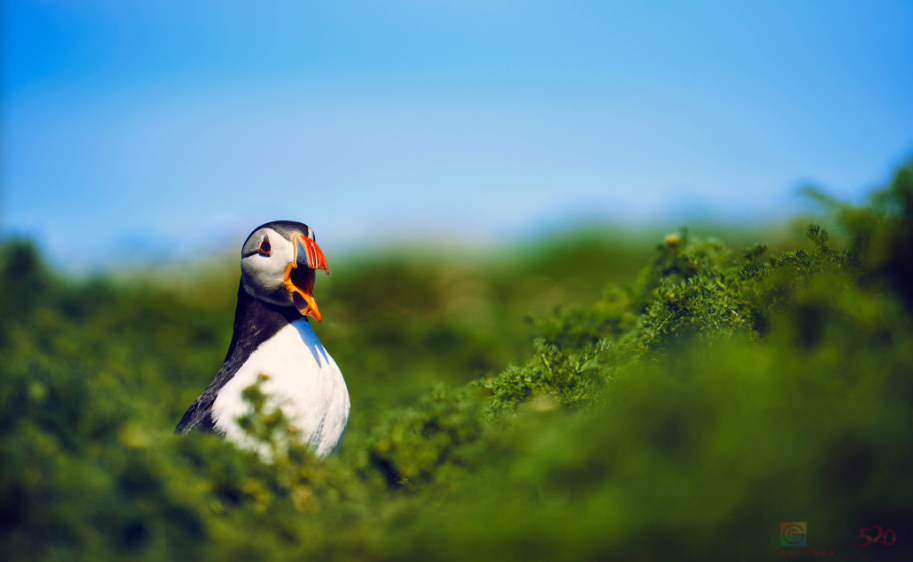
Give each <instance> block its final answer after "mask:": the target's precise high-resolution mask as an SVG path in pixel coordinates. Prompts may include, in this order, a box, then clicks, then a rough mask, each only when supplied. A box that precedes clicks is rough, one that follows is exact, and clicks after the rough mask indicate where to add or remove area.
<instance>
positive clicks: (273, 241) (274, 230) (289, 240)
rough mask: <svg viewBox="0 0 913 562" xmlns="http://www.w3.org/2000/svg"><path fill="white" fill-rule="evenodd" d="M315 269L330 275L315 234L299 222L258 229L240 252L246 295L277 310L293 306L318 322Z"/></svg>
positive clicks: (282, 222) (267, 224)
mask: <svg viewBox="0 0 913 562" xmlns="http://www.w3.org/2000/svg"><path fill="white" fill-rule="evenodd" d="M318 269H322V270H324V271H326V272H327V275H329V273H330V268H329V267H328V266H327V260H326V258H325V257H324V256H323V252H322V251H321V250H320V246H318V245H317V242H315V241H314V231H313V230H311V228H310V227H309V226H308V225H306V224H302V223H300V222H293V221H274V222H268V223H266V224H264V225H261V226H259V227H257V228H256V229H255V230H254V231H253V232H251V234H250V236H248V237H247V240H246V241H245V242H244V247H243V248H242V249H241V285H242V286H243V287H244V290H245V291H247V294H249V295H250V296H252V297H254V298H256V299H259V300H261V301H264V302H268V303H271V304H275V305H278V306H288V307H291V306H294V307H295V308H296V309H298V312H300V313H301V314H302V315H304V316H310V317H311V318H314V319H315V320H317V321H318V322H320V309H319V308H317V303H316V302H315V301H314V293H313V291H314V279H315V277H316V273H317V270H318Z"/></svg>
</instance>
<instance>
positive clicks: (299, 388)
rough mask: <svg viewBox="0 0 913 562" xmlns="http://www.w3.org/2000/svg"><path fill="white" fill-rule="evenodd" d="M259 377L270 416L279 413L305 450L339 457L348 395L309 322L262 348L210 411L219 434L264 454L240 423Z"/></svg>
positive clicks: (289, 328)
mask: <svg viewBox="0 0 913 562" xmlns="http://www.w3.org/2000/svg"><path fill="white" fill-rule="evenodd" d="M261 374H263V375H267V377H268V378H267V379H266V380H265V381H264V382H263V384H262V386H261V390H263V392H264V393H265V394H266V395H267V396H268V397H269V398H268V400H267V403H266V408H265V410H266V412H267V413H269V412H270V411H273V410H274V409H275V408H281V409H282V412H283V414H285V417H286V418H287V419H288V420H289V423H290V424H291V425H293V426H295V427H296V428H297V429H298V432H297V433H296V434H295V435H296V436H297V437H298V438H299V439H300V441H301V442H302V443H303V444H305V445H308V446H309V447H310V448H311V450H313V451H314V452H315V453H316V454H317V455H318V456H326V455H331V454H335V453H336V451H338V450H339V447H340V445H342V438H343V435H345V432H346V425H347V424H348V422H349V392H348V390H347V389H346V383H345V380H343V378H342V373H341V372H340V371H339V367H337V366H336V362H335V361H333V358H332V357H330V354H329V353H327V351H326V349H324V347H323V345H321V343H320V341H319V340H318V339H317V336H316V335H315V334H314V330H313V329H311V326H310V324H308V322H307V320H305V319H301V320H297V321H295V322H293V323H292V324H289V325H288V326H286V327H284V328H282V329H281V330H279V332H277V333H276V334H275V335H274V336H273V337H271V338H270V339H269V340H267V341H266V342H264V343H263V344H262V345H261V346H260V347H259V348H257V349H256V350H255V351H254V352H253V353H251V355H250V357H249V358H248V359H247V361H246V362H245V363H244V365H242V366H241V368H240V369H239V370H238V372H237V373H236V374H235V376H234V377H233V378H232V379H231V380H230V381H228V383H226V384H225V386H224V387H222V390H220V391H219V395H218V396H217V397H216V400H215V403H214V404H213V407H212V418H213V422H214V424H215V428H216V430H217V431H219V432H220V433H223V434H224V435H225V437H226V439H228V440H230V441H233V442H234V443H236V444H238V445H240V446H241V447H244V448H247V449H255V450H257V449H259V448H260V444H259V443H257V442H255V441H254V440H252V439H251V438H250V437H249V436H248V435H247V434H246V433H244V431H243V430H242V429H241V428H240V427H239V426H238V424H237V423H236V419H237V418H238V417H240V416H243V415H245V414H247V413H248V412H249V411H250V405H249V404H248V403H247V402H246V401H245V400H244V399H243V398H242V397H241V392H242V391H243V390H244V389H245V388H247V387H248V386H251V385H252V384H255V383H256V382H257V377H258V376H259V375H261Z"/></svg>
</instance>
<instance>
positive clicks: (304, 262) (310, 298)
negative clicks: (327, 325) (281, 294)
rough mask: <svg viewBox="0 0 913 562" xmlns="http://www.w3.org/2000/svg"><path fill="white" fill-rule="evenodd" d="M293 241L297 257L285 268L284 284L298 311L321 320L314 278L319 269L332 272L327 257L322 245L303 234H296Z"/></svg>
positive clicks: (328, 272)
mask: <svg viewBox="0 0 913 562" xmlns="http://www.w3.org/2000/svg"><path fill="white" fill-rule="evenodd" d="M292 243H293V244H294V245H295V259H294V260H293V261H292V262H291V263H290V264H288V267H286V268H285V278H284V279H283V280H282V284H283V285H284V286H285V289H286V290H287V291H288V292H289V293H291V294H292V299H293V300H294V302H295V308H297V309H298V312H300V313H301V314H302V315H303V316H310V317H311V318H313V319H314V320H316V321H318V322H320V309H319V308H317V302H316V301H315V300H314V279H315V277H316V275H317V270H318V269H322V270H324V271H326V272H327V275H329V274H330V268H329V266H328V265H327V259H326V258H325V257H324V255H323V252H322V251H321V250H320V246H318V245H317V243H316V242H314V241H313V240H311V239H310V238H308V237H307V236H304V235H303V234H296V235H295V237H294V238H293V239H292Z"/></svg>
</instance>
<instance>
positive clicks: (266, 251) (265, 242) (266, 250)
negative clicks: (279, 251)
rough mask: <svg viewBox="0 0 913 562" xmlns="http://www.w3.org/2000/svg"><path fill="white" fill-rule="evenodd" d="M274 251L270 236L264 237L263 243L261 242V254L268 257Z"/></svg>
mask: <svg viewBox="0 0 913 562" xmlns="http://www.w3.org/2000/svg"><path fill="white" fill-rule="evenodd" d="M272 250H273V247H272V246H270V244H269V236H264V237H263V242H260V253H261V254H262V255H264V256H268V255H269V254H270V252H271V251H272Z"/></svg>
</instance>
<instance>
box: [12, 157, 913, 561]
mask: <svg viewBox="0 0 913 562" xmlns="http://www.w3.org/2000/svg"><path fill="white" fill-rule="evenodd" d="M818 197H819V199H821V200H822V202H823V203H824V204H825V205H827V206H828V207H829V209H830V215H829V216H828V217H827V218H825V219H823V220H824V221H825V222H826V224H828V230H829V232H825V230H824V229H822V228H820V227H819V226H815V225H812V226H808V225H806V226H808V227H807V229H804V230H805V232H804V233H803V235H802V236H786V237H784V234H783V233H782V232H776V233H775V232H773V231H771V232H770V233H769V237H768V238H767V240H765V239H764V238H765V234H764V233H760V234H758V233H751V234H750V235H749V234H746V233H740V232H734V233H730V235H728V236H727V237H726V238H725V239H724V241H723V242H720V241H715V240H713V239H711V238H708V237H706V236H700V229H695V231H696V232H691V233H689V232H688V231H684V230H683V231H680V232H676V233H674V234H670V235H664V234H665V233H647V234H644V233H641V234H637V235H634V234H626V233H624V232H607V231H599V230H593V231H582V232H576V233H572V234H565V235H560V236H551V237H545V238H543V239H541V240H538V241H536V242H534V243H533V242H531V243H528V244H526V245H523V246H521V247H516V248H513V249H510V250H509V251H508V250H505V249H500V250H485V251H482V250H478V251H473V250H472V249H465V250H463V251H460V252H456V251H454V252H450V253H446V252H445V253H443V254H440V255H437V256H435V255H433V254H415V253H409V252H397V251H394V250H389V251H380V252H374V253H371V254H364V255H358V256H343V257H341V258H339V259H334V256H332V255H328V258H329V261H330V264H331V270H332V272H333V273H332V275H331V276H330V277H323V276H320V277H319V279H318V283H317V287H316V289H315V296H316V298H317V300H318V302H319V304H320V307H321V311H322V312H323V317H324V322H323V323H322V324H319V325H317V326H315V330H316V332H317V334H318V336H319V337H320V339H321V341H322V342H323V343H324V345H325V346H326V347H327V349H328V350H329V351H330V353H331V354H332V355H333V356H334V358H335V359H336V362H337V363H338V364H339V366H340V368H341V369H342V371H343V373H344V374H345V377H346V381H347V384H348V387H349V392H350V394H351V398H352V418H351V421H350V425H349V430H348V433H347V435H346V439H345V442H344V444H343V447H342V451H341V452H340V454H339V456H338V457H335V458H331V459H328V460H325V461H317V460H315V459H313V458H312V457H311V456H310V455H309V453H308V452H307V451H305V450H299V449H292V450H290V451H288V452H287V453H285V454H279V455H278V458H277V460H276V462H274V463H271V464H264V463H263V462H261V461H260V460H259V459H258V458H257V457H256V456H254V455H252V454H249V453H245V452H241V451H239V450H236V449H235V448H234V447H233V446H232V445H230V444H227V443H225V442H223V441H222V440H221V439H219V438H218V437H216V436H213V435H191V436H188V437H177V436H174V435H172V433H171V432H172V430H173V428H174V425H175V424H176V422H177V420H178V419H179V418H180V416H181V414H182V413H183V411H184V410H185V409H186V408H187V406H188V405H189V404H190V403H191V402H192V401H193V400H194V398H196V396H197V395H198V394H199V393H200V391H201V390H202V389H203V388H205V387H206V385H207V384H208V383H209V382H210V380H211V379H212V377H213V376H214V375H215V373H216V372H217V370H218V368H219V366H220V365H221V362H222V359H223V358H224V354H225V351H226V349H227V347H228V343H229V340H230V338H231V326H232V317H233V313H234V304H235V296H236V291H237V283H238V272H237V258H236V257H235V256H234V255H233V253H232V254H226V257H225V259H224V260H220V261H219V262H218V263H215V262H213V263H211V264H208V265H197V266H195V267H194V268H192V271H190V272H186V271H185V272H183V273H181V274H178V275H176V274H173V272H171V271H155V270H150V271H146V272H133V273H131V274H129V275H115V274H110V275H106V276H99V277H95V278H91V279H81V280H78V281H74V280H68V279H67V278H65V277H63V276H61V275H59V274H57V273H55V272H54V271H53V269H52V268H51V267H49V266H48V265H47V264H46V263H44V262H43V260H42V258H41V256H40V254H39V253H38V252H37V251H36V250H35V249H34V247H33V246H32V245H31V244H30V243H29V242H28V241H22V240H8V241H6V242H5V243H4V245H3V246H2V257H0V316H2V325H0V553H2V555H0V557H2V558H3V559H4V560H61V561H67V560H214V561H216V560H218V561H223V560H524V561H528V560H609V559H611V560H678V559H703V560H706V559H711V558H713V559H723V560H767V559H773V558H779V557H780V556H781V549H783V548H784V547H781V546H780V536H779V533H780V523H781V522H788V521H802V522H807V525H808V535H807V550H809V551H812V550H814V551H819V550H824V551H831V550H832V551H834V552H835V556H837V557H839V558H841V559H843V560H868V559H872V560H884V559H898V560H900V559H913V482H911V478H913V164H910V165H907V166H905V167H902V168H900V169H899V170H898V171H897V173H896V175H895V176H894V178H893V180H892V181H891V182H890V184H889V185H887V186H886V187H885V188H884V189H882V190H880V191H878V192H876V193H873V194H872V196H871V198H870V201H869V202H868V203H867V204H866V205H865V206H861V207H856V206H849V205H844V204H840V203H837V202H833V201H829V200H827V198H826V197H824V196H820V195H819V196H818ZM816 222H817V223H818V224H825V222H821V221H816ZM831 225H833V226H831ZM748 236H750V237H752V238H754V237H757V238H758V239H759V240H760V241H762V242H765V241H766V242H767V243H768V244H769V246H770V247H765V246H763V245H760V244H754V242H755V240H753V239H752V238H747V239H746V237H748ZM250 394H251V397H252V398H251V408H252V410H251V412H252V413H251V421H252V424H251V427H252V429H251V431H252V432H253V433H255V434H256V435H257V436H258V437H259V438H260V439H263V440H264V441H266V442H277V441H279V440H281V439H280V434H281V433H282V432H283V431H285V428H284V426H283V420H282V419H281V418H278V419H277V418H276V417H275V416H273V417H270V416H263V415H261V414H259V413H258V408H257V406H258V404H259V399H258V396H257V392H256V391H254V390H252V392H251V393H250ZM872 525H881V526H883V527H884V528H886V529H887V528H892V529H895V530H896V533H897V535H898V540H897V542H896V543H895V544H894V545H891V546H887V545H880V544H876V545H870V546H868V547H860V546H857V545H856V543H857V542H859V529H860V527H863V526H872ZM803 550H805V549H803Z"/></svg>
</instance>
